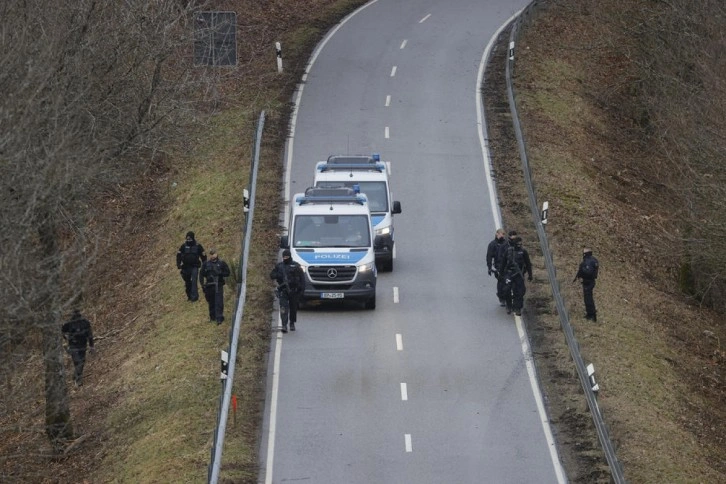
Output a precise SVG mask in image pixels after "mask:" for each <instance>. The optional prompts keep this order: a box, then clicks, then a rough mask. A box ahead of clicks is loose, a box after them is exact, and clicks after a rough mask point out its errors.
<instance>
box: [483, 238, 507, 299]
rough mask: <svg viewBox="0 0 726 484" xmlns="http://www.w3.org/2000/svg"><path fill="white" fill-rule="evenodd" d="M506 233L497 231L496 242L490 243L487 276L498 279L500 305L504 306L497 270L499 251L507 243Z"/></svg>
mask: <svg viewBox="0 0 726 484" xmlns="http://www.w3.org/2000/svg"><path fill="white" fill-rule="evenodd" d="M506 234H507V233H506V232H505V231H504V229H497V231H496V233H495V234H494V240H492V241H491V242H489V245H488V246H487V274H489V275H490V276H491V275H492V273H493V274H494V277H496V278H497V297H498V298H499V304H500V305H502V306H504V295H503V294H501V288H500V283H499V279H500V277H499V271H498V270H497V265H496V262H497V256H498V255H499V249H500V248H502V246H504V245H505V244H506V243H507V238H506Z"/></svg>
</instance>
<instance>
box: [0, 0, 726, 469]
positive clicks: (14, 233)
mask: <svg viewBox="0 0 726 484" xmlns="http://www.w3.org/2000/svg"><path fill="white" fill-rule="evenodd" d="M362 3H364V1H363V0H306V1H300V0H271V1H266V2H259V1H256V0H219V1H204V2H194V1H187V2H179V1H176V0H162V1H159V2H147V1H146V0H133V1H129V2H124V3H123V7H121V6H118V5H117V4H116V3H114V2H110V3H104V2H95V1H93V0H74V1H70V0H69V1H59V2H55V3H54V8H53V9H52V10H51V9H48V8H47V5H46V4H47V2H42V1H40V0H35V1H32V0H9V1H7V2H2V3H0V25H2V27H3V28H4V32H7V35H5V36H3V37H2V40H0V41H1V42H2V46H3V49H2V54H0V56H2V59H3V65H4V66H6V67H5V68H4V69H3V71H2V72H1V73H0V86H1V87H2V88H3V93H6V96H4V97H3V99H2V101H0V114H1V116H0V123H2V124H0V127H2V129H1V130H0V163H1V164H2V165H1V166H2V169H3V171H2V174H3V177H2V180H0V183H3V187H2V191H0V200H1V201H2V203H3V207H4V211H3V217H5V218H3V230H4V233H3V251H2V254H0V262H1V265H0V269H2V271H1V272H2V273H3V275H4V277H5V280H4V284H3V285H2V286H0V287H2V291H1V292H0V303H2V307H3V308H4V313H3V318H2V319H1V320H0V324H1V325H2V326H0V349H1V351H0V385H2V392H0V481H3V482H79V481H88V482H200V481H203V480H205V479H206V476H207V465H208V463H209V456H210V449H211V444H212V438H213V431H214V425H215V423H216V412H217V407H218V401H219V393H220V386H219V383H218V381H219V380H218V376H219V350H220V349H225V348H226V347H227V344H228V341H229V328H230V326H229V323H228V322H227V323H225V324H224V325H222V326H219V327H217V326H215V325H213V324H211V323H209V322H208V318H207V317H206V308H205V307H204V304H205V303H204V302H201V303H197V304H191V303H187V302H186V301H185V295H184V291H183V287H182V281H181V279H180V278H179V274H178V271H177V270H176V268H175V266H174V256H175V252H176V250H177V248H178V246H179V245H180V244H181V242H182V241H183V237H184V234H185V233H186V231H187V230H193V231H195V232H196V235H197V238H198V240H199V241H200V242H202V243H203V244H204V245H205V247H206V248H207V249H209V248H211V247H216V248H217V249H218V251H219V253H220V256H221V258H223V259H225V260H227V261H228V262H230V263H231V265H232V266H233V272H234V270H235V268H238V264H239V254H240V252H241V251H240V246H241V240H242V233H241V227H242V223H243V214H242V211H241V206H242V194H241V188H242V187H244V186H246V185H247V184H248V174H249V162H250V156H251V146H252V139H253V133H254V129H255V123H256V121H257V119H258V116H259V113H260V111H261V110H265V111H266V115H267V121H266V125H265V132H264V138H263V153H262V158H261V166H260V170H261V171H260V178H259V180H258V192H257V194H258V199H257V212H256V214H255V217H256V218H255V222H254V226H253V242H252V248H251V254H250V256H251V260H250V269H249V271H250V272H249V273H248V275H247V281H246V282H247V305H246V308H245V313H244V322H243V331H242V335H241V343H240V353H239V355H238V361H237V372H236V376H235V382H234V384H235V387H234V388H235V394H236V395H237V398H238V401H239V409H238V411H237V414H236V418H234V419H230V428H229V429H228V432H227V440H226V444H225V458H224V462H223V469H222V479H223V480H224V481H225V482H249V483H253V482H257V475H258V471H259V469H258V455H257V454H258V447H257V446H258V439H259V434H260V425H261V418H262V415H261V412H262V405H263V399H264V395H263V392H264V377H265V363H266V358H267V351H268V345H269V340H270V313H271V309H272V301H273V298H272V292H271V290H270V283H269V280H268V279H267V273H268V271H269V268H270V266H271V264H272V262H273V261H274V260H275V258H276V256H277V244H278V238H277V237H278V232H279V229H280V227H279V220H278V214H279V213H280V208H281V205H280V188H281V176H282V167H281V157H282V150H283V147H284V141H285V137H286V135H287V123H288V116H289V101H290V99H291V96H292V93H293V90H294V88H295V85H296V83H297V82H298V80H299V78H300V75H301V72H302V69H303V67H304V65H305V63H306V62H307V59H308V57H309V55H310V53H311V52H312V49H313V47H314V46H315V44H316V42H317V41H318V40H319V39H320V38H321V37H322V35H323V34H324V33H325V32H326V31H327V29H328V28H329V27H330V26H331V25H333V24H334V23H335V22H336V21H338V20H339V19H341V18H342V17H343V16H344V15H345V14H346V13H347V12H349V11H351V10H352V9H353V8H355V7H356V6H358V5H361V4H362ZM696 3H697V4H698V8H697V9H694V5H693V2H687V1H686V0H671V1H669V2H665V1H658V2H641V1H637V0H630V1H625V2H624V1H622V0H600V1H597V2H595V1H593V0H552V1H549V2H544V3H543V5H544V7H543V8H541V9H540V10H539V11H538V13H537V15H536V16H535V17H534V18H533V20H532V21H531V22H530V23H529V24H528V25H527V27H526V29H525V31H524V34H523V37H522V39H521V42H520V45H519V46H518V48H517V68H516V69H517V70H516V77H515V83H516V90H517V95H518V103H519V108H520V114H521V116H522V121H523V125H524V129H525V135H526V138H527V144H528V150H529V154H530V156H531V161H532V164H533V167H534V177H535V181H536V183H537V191H538V196H539V197H540V200H549V202H550V206H551V210H550V225H549V226H548V229H547V230H548V233H549V236H550V241H551V245H552V249H553V251H554V253H555V261H556V263H557V265H558V274H560V278H561V280H560V283H561V284H562V285H563V288H564V293H565V296H566V298H567V304H568V309H569V311H570V315H571V317H572V318H573V324H574V325H575V329H576V332H577V335H578V338H579V340H580V343H581V345H582V351H583V354H584V356H585V359H586V361H592V362H594V363H595V365H596V367H597V371H598V379H599V383H600V385H601V387H602V390H601V392H600V397H599V398H600V404H601V405H602V407H603V410H604V414H605V418H606V420H607V421H608V424H609V425H610V428H611V432H612V437H613V439H614V440H615V441H616V443H617V444H618V455H619V457H620V459H621V460H622V462H623V464H624V466H625V472H626V476H627V477H628V479H629V480H631V481H632V482H724V481H726V464H725V463H726V451H725V448H724V437H725V436H724V426H723V422H724V421H725V419H724V417H726V415H724V413H725V410H724V407H725V406H724V378H723V363H724V356H725V354H724V350H723V348H722V346H721V343H720V342H721V341H723V339H724V336H726V334H725V332H724V327H723V315H722V314H721V313H720V312H717V311H714V310H711V309H707V308H708V307H711V306H713V307H714V308H715V309H716V310H723V307H722V306H721V307H719V304H722V303H723V287H724V286H723V272H722V271H723V268H724V267H725V266H726V264H724V262H723V259H719V257H723V254H724V253H726V251H724V249H723V243H724V240H725V238H724V227H726V224H725V223H724V220H723V216H724V215H723V213H724V211H723V210H721V208H720V205H719V204H723V200H724V196H723V195H724V194H723V193H722V190H723V189H724V188H723V187H724V181H726V180H725V179H724V168H723V163H722V162H721V161H720V160H719V155H723V147H724V140H723V136H724V133H725V132H726V130H724V127H723V126H721V124H720V123H723V116H722V115H721V116H719V115H720V114H721V113H723V112H724V110H723V108H724V102H726V92H724V89H723V87H724V85H723V83H724V82H725V81H724V79H726V76H724V74H725V73H724V72H723V62H726V61H725V60H724V56H723V55H722V53H723V52H724V45H723V42H724V40H723V35H722V33H721V32H722V31H724V30H725V29H724V28H723V25H722V22H723V21H724V20H723V19H724V11H723V9H724V6H723V5H721V4H720V3H719V2H718V1H716V0H706V1H704V2H696ZM119 5H120V4H119ZM198 10H226V11H235V12H237V14H238V17H237V19H238V29H237V34H238V65H237V66H236V67H235V68H222V69H206V68H194V67H193V66H191V65H189V60H190V59H189V52H190V51H191V45H192V41H193V39H192V37H191V33H192V28H191V23H190V22H191V20H192V19H193V15H192V13H193V12H195V11H198ZM31 14H32V15H31ZM275 41H281V42H282V45H283V51H284V64H285V72H284V73H283V74H278V73H277V72H276V66H275V52H274V42H275ZM505 49H506V42H505V41H502V42H500V43H499V46H498V48H497V52H498V55H499V56H500V57H504V52H505ZM500 69H503V63H499V64H497V66H490V68H489V72H491V74H490V76H492V77H494V76H496V75H497V72H498V71H499V70H500ZM499 74H501V72H499ZM487 103H488V106H487V108H488V114H487V116H488V119H489V120H490V121H492V122H493V124H494V126H493V128H492V132H491V133H490V138H491V140H492V141H491V146H492V154H493V157H494V161H493V162H494V164H495V167H496V173H497V183H498V189H499V190H500V199H501V201H502V210H503V215H504V220H505V222H506V224H507V226H508V227H516V228H518V229H519V230H520V231H521V232H522V233H524V234H525V237H527V238H526V242H527V245H528V247H529V248H530V249H531V254H532V255H533V262H534V263H535V265H536V267H537V269H536V273H535V274H536V275H535V283H534V284H531V285H530V286H529V287H528V295H527V307H526V310H525V316H524V317H525V319H526V320H527V324H528V330H529V332H530V335H531V336H532V339H533V344H534V348H535V358H536V361H537V365H538V369H539V372H540V376H541V378H542V381H543V385H544V388H545V393H546V395H547V399H548V403H549V405H550V412H551V415H552V417H553V422H554V423H555V425H556V426H557V429H558V432H557V435H558V439H559V440H560V444H561V446H562V457H563V460H564V462H565V466H566V468H567V472H568V476H569V477H570V480H571V481H572V482H608V477H607V469H606V467H605V466H604V465H603V459H602V455H601V452H600V451H599V449H598V447H597V441H596V438H595V435H594V431H593V429H592V424H591V422H590V419H589V415H588V413H587V411H586V409H585V406H584V400H583V398H582V395H581V392H580V391H579V388H578V383H577V380H576V376H575V373H574V370H573V366H572V362H571V361H570V360H569V357H568V352H567V348H566V346H565V345H564V339H563V336H562V333H561V331H560V329H559V322H558V320H557V316H556V314H554V309H553V307H552V304H551V301H550V298H549V286H548V282H547V281H546V278H545V274H544V271H543V268H542V259H541V254H539V253H538V252H539V251H538V250H537V241H536V239H535V238H534V231H533V229H532V228H531V227H532V222H531V220H532V219H531V215H530V214H529V213H528V211H527V206H526V202H525V200H526V195H525V194H524V191H523V189H524V187H523V183H522V178H521V171H520V168H519V158H518V155H517V153H516V146H513V144H512V140H511V134H512V133H511V119H508V117H507V109H506V102H505V99H504V97H503V94H502V92H501V91H499V92H492V93H488V94H487ZM497 120H499V121H497ZM721 158H723V156H721ZM41 202H42V203H41ZM29 209H33V210H29ZM24 214H31V216H28V217H25V216H24ZM583 244H590V245H592V246H593V248H594V250H595V255H597V256H598V257H599V258H600V261H601V264H602V273H601V278H600V279H599V281H598V286H597V287H596V290H595V294H596V302H597V303H598V309H599V312H598V323H597V325H593V324H592V323H589V322H588V323H587V324H586V322H585V321H584V320H580V319H579V315H580V313H581V312H582V301H581V291H580V290H579V289H578V288H577V287H576V286H570V285H568V284H569V279H571V276H572V275H574V271H575V268H576V266H577V264H578V263H579V258H580V251H581V247H582V245H583ZM719 244H721V245H719ZM233 279H234V278H233ZM233 282H235V281H233V280H230V284H229V285H228V286H227V292H226V315H227V321H230V320H231V319H232V317H231V316H232V314H231V312H232V310H231V308H232V307H233V305H234V292H235V291H234V289H235V287H234V286H235V284H233ZM237 282H238V281H237ZM73 306H79V307H80V308H81V309H82V311H83V312H84V314H86V315H87V316H89V318H90V319H91V320H92V322H93V323H94V331H95V334H96V337H97V343H96V346H97V348H98V354H96V355H90V356H89V359H88V362H87V365H86V370H85V384H84V386H82V387H79V388H73V387H72V386H71V383H70V382H71V379H70V373H69V370H70V369H71V364H70V361H69V358H67V357H65V355H63V354H62V353H61V348H60V339H59V338H60V337H59V334H57V332H56V329H57V328H58V327H59V325H60V322H61V321H63V320H64V319H65V318H67V316H68V312H69V310H70V308H71V307H73ZM49 374H51V375H53V377H52V378H50V379H49V380H48V379H46V376H47V375H49ZM49 381H50V382H51V384H50V385H49ZM49 387H50V389H51V390H52V391H54V392H56V393H54V395H56V396H57V397H59V398H60V400H59V401H61V402H66V403H67V407H66V408H62V407H63V405H60V406H59V407H57V408H53V412H52V413H53V414H54V415H55V414H61V415H62V416H64V418H67V419H69V422H70V423H71V424H72V425H69V426H66V427H63V428H61V429H60V430H61V432H51V433H50V434H49V433H48V432H47V430H48V425H47V423H48V420H47V418H46V417H47V406H46V400H45V396H46V395H47V394H48V393H47V392H48V390H49ZM49 436H51V437H52V440H49V438H48V437H49Z"/></svg>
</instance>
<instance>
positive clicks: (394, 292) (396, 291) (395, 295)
mask: <svg viewBox="0 0 726 484" xmlns="http://www.w3.org/2000/svg"><path fill="white" fill-rule="evenodd" d="M393 302H394V303H398V287H394V288H393Z"/></svg>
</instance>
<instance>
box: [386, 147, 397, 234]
mask: <svg viewBox="0 0 726 484" xmlns="http://www.w3.org/2000/svg"><path fill="white" fill-rule="evenodd" d="M386 171H387V172H388V176H391V173H392V172H391V162H390V161H387V162H386ZM394 247H395V246H394Z"/></svg>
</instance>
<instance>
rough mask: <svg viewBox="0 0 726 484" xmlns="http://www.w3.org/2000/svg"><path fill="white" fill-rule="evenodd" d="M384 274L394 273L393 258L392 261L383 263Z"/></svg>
mask: <svg viewBox="0 0 726 484" xmlns="http://www.w3.org/2000/svg"><path fill="white" fill-rule="evenodd" d="M382 269H383V272H392V271H393V257H391V259H390V260H387V261H385V262H384V263H383V267H382Z"/></svg>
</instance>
